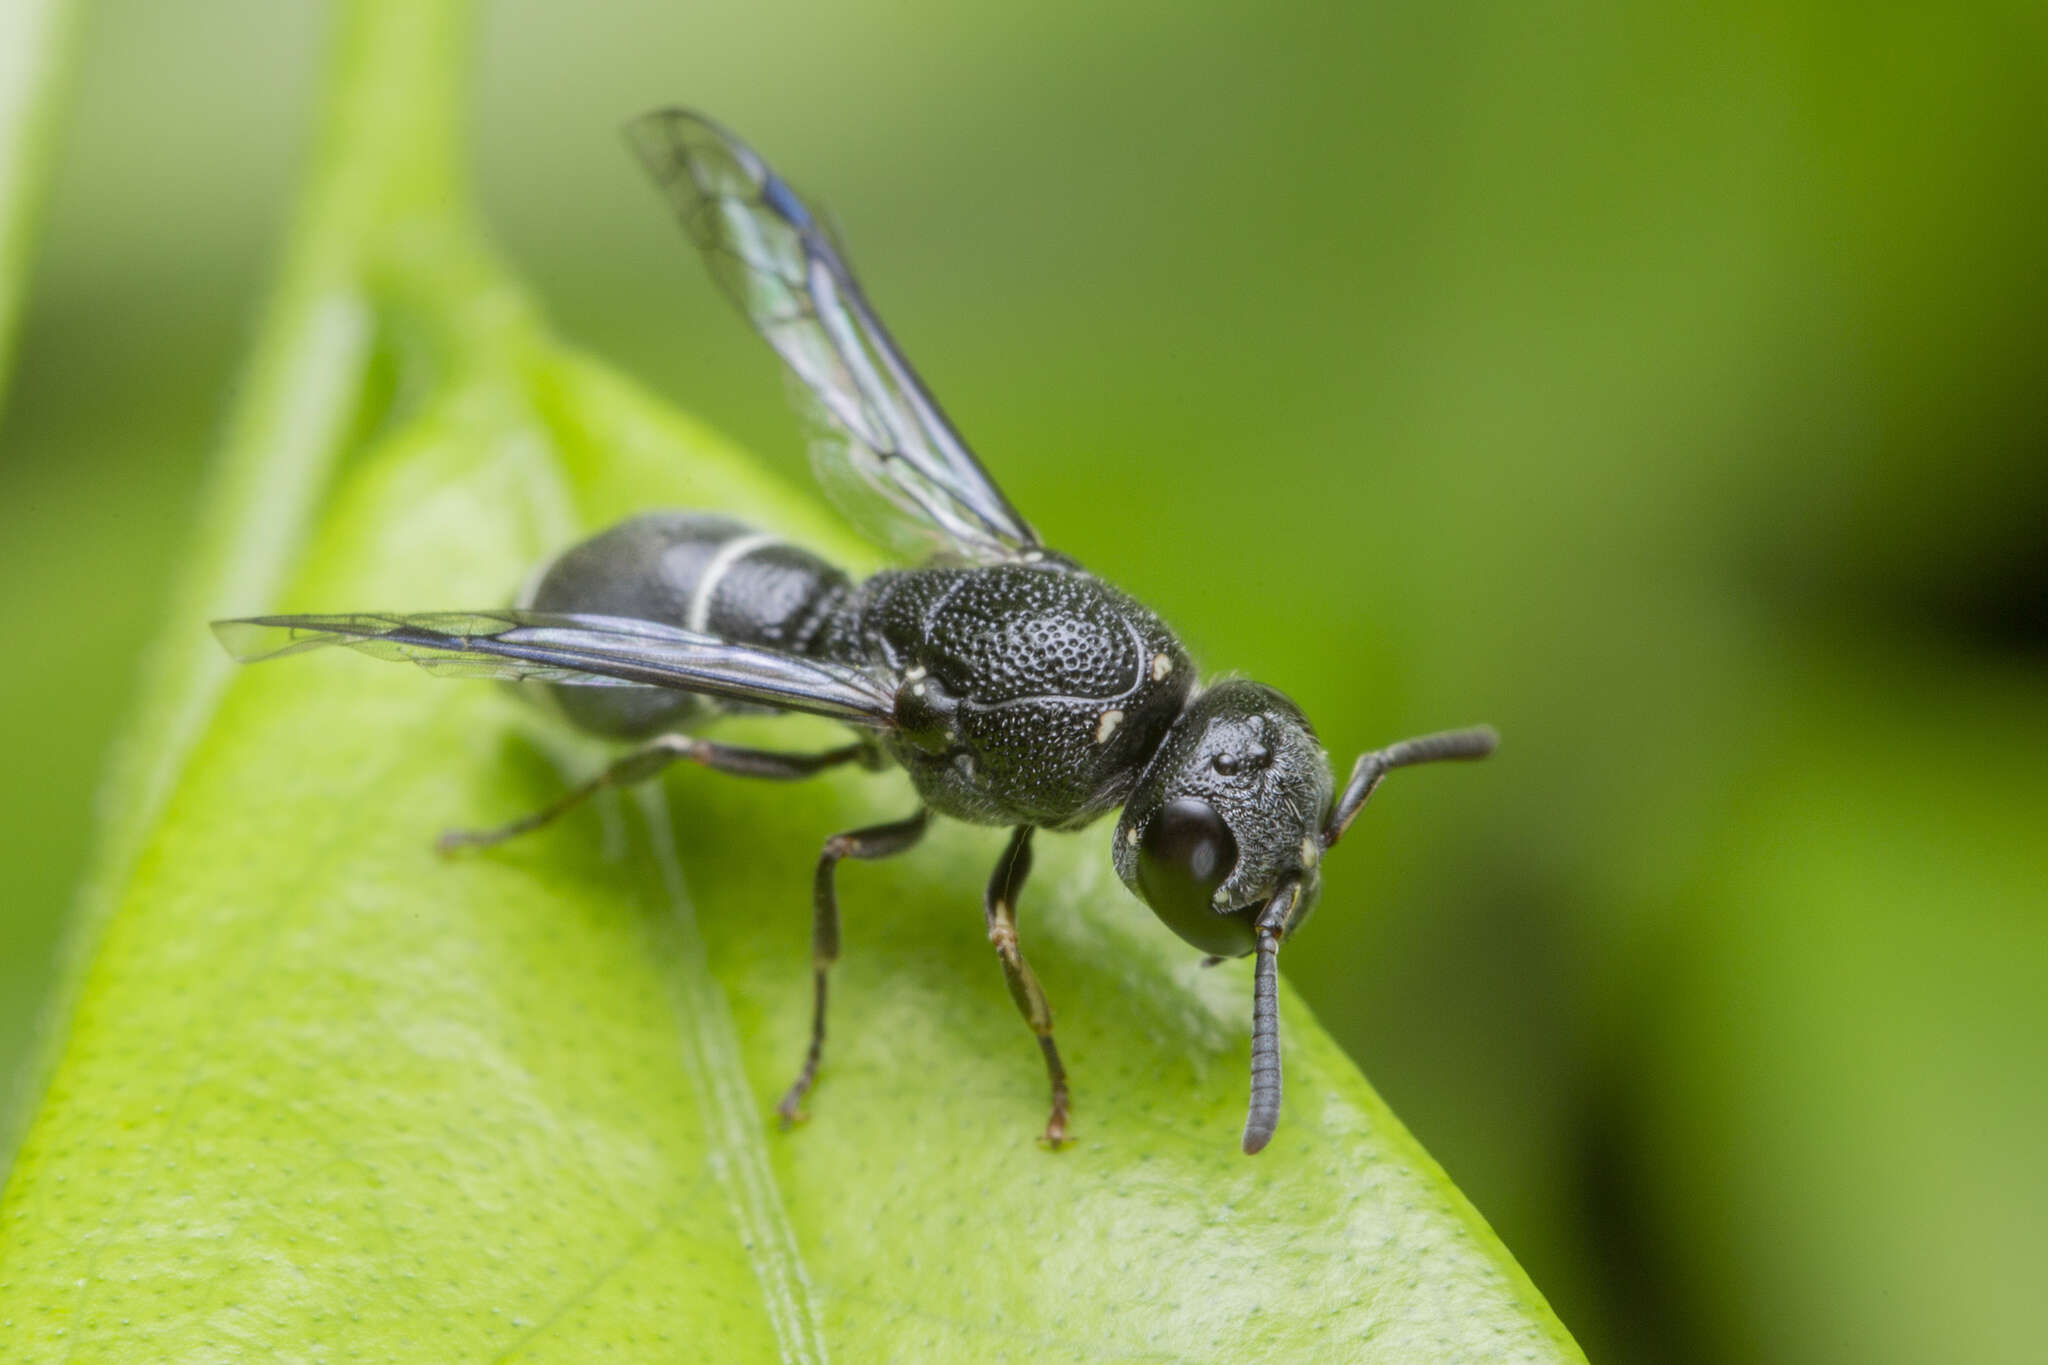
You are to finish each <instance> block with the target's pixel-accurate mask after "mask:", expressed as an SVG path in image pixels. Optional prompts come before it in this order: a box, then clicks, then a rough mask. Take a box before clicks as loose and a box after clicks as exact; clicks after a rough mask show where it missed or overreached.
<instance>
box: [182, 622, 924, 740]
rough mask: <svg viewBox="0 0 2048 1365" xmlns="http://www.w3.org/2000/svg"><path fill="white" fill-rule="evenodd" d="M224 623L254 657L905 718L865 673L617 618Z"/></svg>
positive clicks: (869, 722) (863, 717)
mask: <svg viewBox="0 0 2048 1365" xmlns="http://www.w3.org/2000/svg"><path fill="white" fill-rule="evenodd" d="M213 631H214V634H215V635H217V636H219V637H220V642H221V643H222V644H223V645H225V646H226V647H227V650H228V653H230V654H232V655H234V656H235V658H237V659H238V660H240V661H241V662H243V663H256V662H259V661H261V660H264V659H276V658H281V657H283V656H285V655H288V654H301V653H304V652H305V651H306V650H309V649H319V648H322V647H324V646H328V645H343V646H346V647H348V648H350V649H354V650H357V651H360V652H361V653H364V654H368V655H370V656H372V657H373V658H378V659H391V660H397V661H400V662H405V663H414V664H418V665H419V666H420V667H421V668H424V669H426V670H427V671H429V672H431V673H438V674H441V675H443V676H447V677H458V678H500V679H506V680H510V681H536V682H549V683H566V684H570V685H572V686H582V687H661V688H669V689H672V690H675V691H681V692H694V693H697V694H699V695H701V696H707V697H719V698H722V699H724V700H727V701H738V702H752V703H755V704H757V705H761V706H772V707H775V708H776V709H778V710H783V711H802V712H805V713H807V714H809V715H814V716H825V717H827V718H829V719H832V720H837V721H844V722H846V723H847V724H850V725H858V726H865V727H867V728H870V729H888V728H890V727H891V726H893V725H894V724H895V719H894V717H895V704H894V698H893V696H892V694H891V693H890V691H889V690H888V689H887V688H885V687H883V686H882V684H880V683H879V682H876V681H875V680H874V679H873V678H870V677H869V676H867V675H866V674H865V673H861V672H859V671H858V670H856V669H851V668H845V667H841V666H840V665H838V664H832V663H825V662H822V661H819V660H813V659H805V658H800V657H798V656H796V655H793V654H784V653H781V652H779V651H776V650H772V649H759V648H755V647H754V646H752V645H742V644H734V643H733V642H732V641H729V640H720V639H717V638H716V637H714V636H710V635H699V634H697V633H696V632H695V631H688V630H678V629H676V628H675V627H673V626H665V625H661V624H659V623H657V622H653V621H635V620H628V619H626V618H623V617H617V616H585V615H575V614H568V613H558V612H539V611H491V612H422V613H418V614H414V615H405V616H395V615H384V614H370V613H359V614H355V615H342V616H257V617H251V618H248V619H246V620H240V621H216V622H214V623H213Z"/></svg>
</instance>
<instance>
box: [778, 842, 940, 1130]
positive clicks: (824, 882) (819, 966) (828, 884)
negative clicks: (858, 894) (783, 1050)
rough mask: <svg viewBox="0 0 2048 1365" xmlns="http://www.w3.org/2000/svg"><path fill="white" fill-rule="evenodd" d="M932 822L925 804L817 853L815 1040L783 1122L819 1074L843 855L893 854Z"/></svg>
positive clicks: (835, 955) (835, 956)
mask: <svg viewBox="0 0 2048 1365" xmlns="http://www.w3.org/2000/svg"><path fill="white" fill-rule="evenodd" d="M930 822H931V812H930V811H928V810H921V811H919V812H918V813H917V814H915V815H913V816H911V817H910V818H909V819H907V820H898V821H896V822H895V823H894V824H889V825H874V826H871V827H870V828H868V829H856V830H849V831H847V832H846V833H845V834H835V835H833V836H832V837H831V838H829V839H827V840H826V841H825V849H824V851H823V852H822V853H820V854H819V855H818V875H817V880H816V881H815V882H813V883H812V888H811V903H812V916H813V917H812V919H811V990H812V996H811V1046H810V1050H809V1051H807V1052H806V1053H804V1067H803V1070H801V1071H799V1072H798V1073H797V1076H796V1081H795V1082H794V1083H793V1084H792V1085H791V1086H790V1087H789V1093H788V1094H786V1095H784V1096H783V1097H782V1103H780V1104H778V1105H776V1106H775V1112H776V1113H777V1114H779V1115H781V1116H782V1122H783V1124H784V1126H787V1125H789V1124H792V1123H796V1122H798V1121H799V1120H801V1119H802V1118H803V1117H804V1113H803V1109H802V1107H801V1106H802V1105H803V1099H804V1095H805V1094H806V1093H808V1092H809V1090H810V1088H811V1084H812V1082H814V1081H816V1080H817V1079H818V1062H819V1059H820V1058H821V1057H823V1056H824V1053H825V978H826V975H827V973H829V972H830V971H831V969H832V964H833V963H834V962H837V961H838V960H839V893H838V891H837V890H836V889H835V887H834V885H833V879H834V876H835V874H836V873H837V871H838V868H839V860H840V859H842V858H865V859H870V860H872V859H875V858H890V857H894V856H895V855H896V854H898V853H901V852H903V851H904V850H905V849H907V848H910V847H911V846H912V845H914V844H915V843H916V842H917V841H918V840H919V839H922V838H923V837H924V831H925V827H926V826H927V825H928V824H929V823H930Z"/></svg>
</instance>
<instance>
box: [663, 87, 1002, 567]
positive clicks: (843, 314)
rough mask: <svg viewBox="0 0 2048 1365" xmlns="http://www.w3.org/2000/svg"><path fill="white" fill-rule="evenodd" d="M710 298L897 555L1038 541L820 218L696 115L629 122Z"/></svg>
mask: <svg viewBox="0 0 2048 1365" xmlns="http://www.w3.org/2000/svg"><path fill="white" fill-rule="evenodd" d="M626 132H627V137H628V140H629V141H630V142H631V143H632V145H633V149H634V151H635V152H637V153H638V154H639V156H640V159H641V161H642V162H643V163H645V165H646V167H647V170H648V173H649V174H651V175H652V176H653V177H654V179H655V181H656V182H657V183H658V184H659V185H660V186H661V188H662V190H663V192H664V193H666V194H667V196H668V198H669V202H670V205H671V206H672V207H673V208H674V210H675V213H676V216H677V217H678V218H679V219H680V220H681V222H682V225H683V230H684V231H685V232H686V233H688V234H689V236H690V239H691V240H692V241H694V242H695V243H696V244H697V247H698V249H699V250H701V251H702V252H703V253H704V259H705V262H706V264H707V265H709V267H710V269H711V274H712V276H713V278H714V279H716V280H717V281H718V284H719V287H720V288H722V289H723V290H724V291H725V293H726V294H727V295H728V296H729V297H730V298H731V299H732V300H733V302H734V303H735V304H737V305H738V306H739V309H740V311H741V312H742V313H744V314H746V316H747V320H748V321H749V322H751V323H752V324H753V325H754V330H756V331H758V332H759V333H760V334H761V335H762V337H763V338H765V339H766V340H767V342H768V344H769V345H770V346H773V347H774V348H775V350H776V352H777V354H779V355H780V356H781V357H782V359H783V362H784V363H785V364H787V365H788V366H789V369H790V372H791V374H792V375H793V376H794V377H795V379H796V380H797V381H798V383H800V384H801V385H802V387H803V389H804V391H805V392H806V394H807V395H808V398H809V401H810V404H811V405H812V406H813V407H814V409H815V411H814V413H813V415H814V416H815V417H816V418H818V419H819V426H820V427H821V433H820V439H818V440H815V441H814V442H813V444H812V448H811V460H812V464H813V465H814V466H815V467H816V469H817V471H818V476H819V481H820V482H821V483H822V484H823V485H824V486H825V489H826V491H827V492H828V493H829V494H831V495H832V498H833V500H834V501H835V502H837V503H839V504H840V506H841V507H842V509H844V510H845V511H846V512H847V513H848V515H850V516H852V517H853V518H854V520H855V521H856V522H857V523H858V524H860V525H861V526H862V529H864V530H867V531H869V532H870V533H872V534H877V535H878V537H879V538H880V539H881V540H883V541H884V542H885V543H887V544H890V545H892V546H894V547H895V548H898V549H905V550H923V551H930V550H931V549H933V548H935V547H936V548H940V549H946V550H951V551H953V552H955V553H959V554H964V555H966V556H967V557H968V558H970V559H975V560H981V561H989V560H998V559H1008V558H1014V557H1015V556H1017V555H1020V554H1022V553H1024V552H1025V551H1027V550H1030V549H1032V548H1034V547H1036V546H1037V545H1038V543H1039V540H1038V535H1037V533H1036V532H1035V531H1033V530H1032V529H1031V526H1030V524H1029V523H1027V522H1026V521H1025V520H1024V518H1023V517H1022V516H1020V515H1018V513H1017V510H1016V509H1015V508H1014V507H1012V506H1011V505H1010V502H1009V499H1007V498H1005V497H1004V496H1003V493H1002V490H1001V489H999V488H997V487H996V484H995V481H994V480H993V479H991V478H990V477H989V476H988V471H986V470H984V469H983V468H982V467H981V464H980V462H979V461H978V460H976V459H975V458H974V454H973V452H971V451H970V450H968V448H967V445H966V443H965V442H964V441H962V440H961V439H960V435H959V433H958V432H956V431H955V430H954V429H953V425H952V423H950V422H949V421H947V420H946V415H945V413H944V412H942V411H940V409H939V405H938V403H937V402H936V401H935V400H934V399H933V398H932V396H931V392H930V391H929V390H928V389H926V388H925V386H924V382H923V381H922V380H920V379H919V378H918V377H917V372H916V371H915V370H913V369H911V367H910V362H909V361H907V360H905V359H904V358H903V353H902V352H901V351H900V350H899V349H898V348H897V346H896V343H895V342H894V341H893V340H891V339H890V336H889V333H888V331H887V329H885V328H884V327H883V326H882V323H881V319H879V318H878V317H876V316H875V312H874V309H873V308H872V307H870V306H869V304H868V301H867V296H866V295H865V294H864V293H862V292H861V288H860V285H859V283H858V282H857V281H856V280H855V279H854V275H853V270H852V267H850V266H849V265H848V264H847V263H846V259H845V257H844V256H842V255H841V254H840V252H839V249H838V247H837V245H835V243H834V242H833V240H832V234H831V232H830V231H829V229H828V228H827V227H826V225H825V223H824V222H823V220H822V219H820V218H819V217H818V215H816V214H814V213H813V212H812V211H811V209H810V208H809V207H807V206H806V205H805V204H804V202H803V200H802V199H800V198H798V197H797V195H796V192H795V191H793V190H792V189H790V187H789V185H788V184H787V183H786V182H784V181H783V179H782V178H781V177H780V176H778V175H776V174H775V172H774V171H772V170H770V169H769V168H768V165H767V163H766V162H764V161H762V160H761V158H760V157H759V156H758V155H756V154H755V152H754V150H753V149H752V148H751V147H749V146H747V144H746V143H744V142H742V141H740V140H739V139H738V138H737V137H734V136H733V135H732V134H731V133H729V132H727V131H726V130H725V129H724V128H722V127H720V126H719V125H718V124H716V123H713V122H712V121H711V120H710V119H707V118H705V117H704V116H702V115H701V114H695V113H692V112H690V111H688V110H685V109H661V110H656V111H655V112H654V113H651V114H646V115H643V116H642V117H640V118H638V119H636V120H634V121H633V122H632V123H630V124H628V125H627V129H626Z"/></svg>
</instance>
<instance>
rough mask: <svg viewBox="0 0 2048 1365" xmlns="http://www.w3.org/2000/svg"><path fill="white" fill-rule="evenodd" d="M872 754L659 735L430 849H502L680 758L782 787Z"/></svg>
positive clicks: (855, 747)
mask: <svg viewBox="0 0 2048 1365" xmlns="http://www.w3.org/2000/svg"><path fill="white" fill-rule="evenodd" d="M871 752H872V746H871V745H867V744H849V745H847V746H846V747H845V748H841V749H827V750H825V751H823V752H822V753H815V754H781V753H776V752H775V751H774V750H772V749H743V748H739V747H737V746H735V745H731V744H713V743H712V742H711V741H710V740H708V739H695V738H692V737H691V736H689V735H663V736H661V737H660V738H659V739H656V740H654V741H653V742H652V743H650V744H645V745H642V746H641V747H640V748H638V749H635V750H633V751H632V752H631V753H629V754H625V755H623V756H621V757H620V758H619V759H617V760H616V761H614V762H613V763H612V765H611V766H610V767H608V768H606V769H605V770H604V771H603V772H601V773H599V774H598V775H597V776H596V777H593V778H591V779H590V780H589V781H588V782H584V783H580V784H578V785H577V786H574V787H571V788H569V790H568V791H565V792H563V793H562V794H561V795H560V796H558V797H556V798H555V799H554V800H553V801H550V802H549V803H548V804H547V805H545V806H542V807H541V808H540V809H539V810H537V811H535V812H533V813H532V814H531V815H522V816H521V817H520V818H519V819H517V820H513V821H511V822H509V823H507V824H503V825H499V826H497V827H495V828H493V829H451V830H449V831H448V832H447V833H446V834H444V835H442V836H441V837H440V839H439V840H438V841H437V842H436V843H435V845H434V847H435V848H436V849H438V850H439V851H440V852H442V853H453V852H454V851H455V850H456V849H458V848H487V847H489V846H490V845H492V844H502V843H504V842H505V841H506V840H507V839H511V838H516V837H517V836H519V835H521V834H526V833H530V832H531V831H533V830H537V829H539V828H541V827H542V826H543V825H547V824H552V823H553V822H554V821H555V820H557V819H559V818H560V817H561V816H563V815H564V814H566V813H567V812H569V811H571V810H574V809H575V808H576V807H577V806H579V805H581V804H582V803H583V802H585V801H587V800H589V799H590V798H591V797H593V796H595V795H596V794H597V793H599V792H601V791H603V790H604V789H605V788H607V787H630V786H632V785H633V784H634V783H635V782H645V781H646V780H647V779H648V778H650V777H653V776H655V775H656V774H657V773H659V772H661V770H662V769H664V768H666V767H668V765H669V764H671V763H674V762H676V761H677V760H679V759H687V760H688V761H690V762H692V763H699V764H702V765H703V766H704V767H707V768H710V769H712V770H713V771H715V772H721V773H731V774H733V775H734V776H736V777H765V778H769V779H772V780H776V781H784V782H787V781H794V780H795V779H797V778H800V777H810V776H811V775H813V774H814V773H820V772H823V771H824V770H825V769H827V768H836V767H838V766H839V765H840V764H842V763H854V762H862V761H866V760H867V759H868V757H869V755H870V753H871Z"/></svg>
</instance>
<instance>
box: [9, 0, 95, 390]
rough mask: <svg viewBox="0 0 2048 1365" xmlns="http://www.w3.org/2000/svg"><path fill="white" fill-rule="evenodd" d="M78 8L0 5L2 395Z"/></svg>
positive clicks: (39, 0)
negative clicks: (74, 17)
mask: <svg viewBox="0 0 2048 1365" xmlns="http://www.w3.org/2000/svg"><path fill="white" fill-rule="evenodd" d="M76 8H77V6H76V5H74V4H72V3H71V0H13V3H11V4H8V5H5V6H0V398H4V397H5V396H6V393H7V376H8V372H9V370H10V369H11V362H12V360H13V357H14V331H15V325H16V323H17V322H18V320H19V317H20V313H21V304H22V296H23V294H24V293H26V292H27V284H28V266H29V258H30V257H31V256H32V255H33V254H34V247H35V233H36V228H37V226H38V220H39V218H40V216H41V214H40V210H41V208H42V205H43V197H44V195H45V194H46V193H47V191H48V189H49V170H50V163H51V160H52V157H51V153H52V151H53V149H54V143H55V141H56V131H57V111H58V105H59V104H60V102H61V100H62V98H63V93H64V84H65V76H66V74H67V72H68V69H69V63H68V61H67V60H66V59H67V58H68V57H69V56H70V48H71V42H70V38H71V29H72V26H73V12H74V11H75V10H76Z"/></svg>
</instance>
